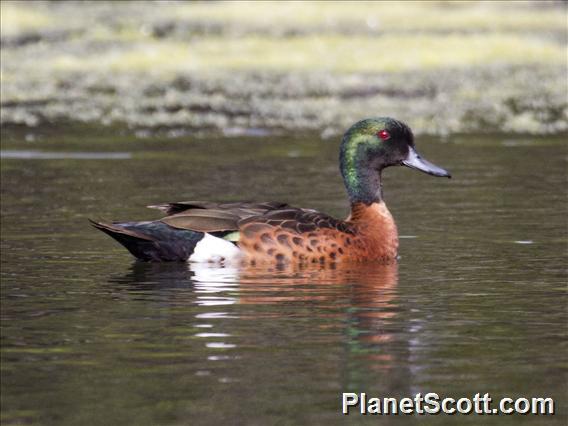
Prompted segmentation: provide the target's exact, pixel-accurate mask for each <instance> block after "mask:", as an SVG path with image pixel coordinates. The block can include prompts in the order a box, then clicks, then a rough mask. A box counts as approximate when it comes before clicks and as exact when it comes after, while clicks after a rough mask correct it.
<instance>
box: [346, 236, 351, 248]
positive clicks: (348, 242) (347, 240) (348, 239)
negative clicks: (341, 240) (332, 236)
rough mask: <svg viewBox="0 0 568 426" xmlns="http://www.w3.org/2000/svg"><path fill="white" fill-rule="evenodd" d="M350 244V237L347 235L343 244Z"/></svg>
mask: <svg viewBox="0 0 568 426" xmlns="http://www.w3.org/2000/svg"><path fill="white" fill-rule="evenodd" d="M350 244H351V238H349V237H347V238H345V245H346V246H348V245H350Z"/></svg>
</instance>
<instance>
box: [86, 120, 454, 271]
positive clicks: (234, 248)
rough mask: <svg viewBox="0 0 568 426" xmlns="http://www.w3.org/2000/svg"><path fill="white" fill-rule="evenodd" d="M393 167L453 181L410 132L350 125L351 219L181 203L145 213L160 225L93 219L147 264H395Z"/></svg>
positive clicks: (344, 170) (343, 160)
mask: <svg viewBox="0 0 568 426" xmlns="http://www.w3.org/2000/svg"><path fill="white" fill-rule="evenodd" d="M392 166H406V167H408V168H411V169H415V170H419V171H421V172H424V173H426V174H428V175H432V176H438V177H447V178H450V177H451V175H450V173H449V172H448V171H447V170H445V169H443V168H441V167H438V166H436V165H434V164H432V163H430V162H429V161H427V160H426V159H424V158H422V157H421V156H420V154H419V153H418V152H417V150H416V146H415V142H414V135H413V133H412V130H411V129H410V127H409V126H408V125H406V124H405V123H403V122H402V121H399V120H396V119H394V118H390V117H375V118H367V119H364V120H360V121H358V122H357V123H355V124H353V125H352V126H351V127H350V128H349V129H348V130H347V131H346V132H345V134H344V135H343V138H342V140H341V144H340V148H339V169H340V172H341V176H342V177H343V183H344V185H345V189H346V190H347V194H348V197H349V202H350V205H351V211H350V214H349V216H348V217H347V218H346V219H337V218H334V217H332V216H329V215H327V214H325V213H322V212H319V211H316V210H313V209H309V208H299V207H293V206H291V205H289V204H287V203H285V202H276V201H265V202H255V201H243V202H209V201H181V202H171V203H165V204H158V205H151V206H148V207H149V208H154V209H158V210H160V211H162V212H163V213H164V217H162V218H161V219H158V220H153V221H131V222H111V223H106V222H101V221H93V220H90V219H89V220H90V222H91V224H92V225H93V226H94V227H95V228H96V229H98V230H100V231H102V232H104V233H106V234H108V235H109V236H111V237H112V238H114V239H115V240H116V241H118V242H119V243H120V244H122V245H123V246H124V247H125V248H126V249H127V250H128V251H129V252H130V253H131V254H132V255H133V256H134V257H136V258H137V259H139V260H141V261H145V262H175V261H177V262H187V261H189V262H215V263H234V262H240V263H248V264H252V265H255V264H257V263H270V264H288V263H294V264H304V263H321V264H328V263H339V262H341V263H344V262H365V261H379V262H382V263H390V262H396V260H397V259H398V246H399V243H398V230H397V226H396V224H395V221H394V219H393V217H392V215H391V213H390V212H389V210H388V208H387V206H386V204H385V201H384V199H383V189H382V180H381V176H382V172H383V170H385V169H386V168H388V167H392Z"/></svg>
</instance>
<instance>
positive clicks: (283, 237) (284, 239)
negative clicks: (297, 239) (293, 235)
mask: <svg viewBox="0 0 568 426" xmlns="http://www.w3.org/2000/svg"><path fill="white" fill-rule="evenodd" d="M276 239H277V240H278V242H279V243H280V244H284V245H285V246H288V247H290V240H289V239H288V235H285V234H280V235H278V236H277V237H276Z"/></svg>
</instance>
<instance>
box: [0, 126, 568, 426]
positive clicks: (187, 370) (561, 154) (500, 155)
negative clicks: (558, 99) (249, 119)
mask: <svg viewBox="0 0 568 426" xmlns="http://www.w3.org/2000/svg"><path fill="white" fill-rule="evenodd" d="M27 139H28V142H26V141H25V136H24V135H20V134H18V133H17V132H13V133H10V134H7V135H3V149H5V150H9V152H8V155H7V156H6V157H5V158H3V159H2V163H1V165H2V293H1V296H2V388H1V390H2V392H1V394H2V424H3V425H16V424H18V425H19V424H54V425H55V424H57V425H78V424H89V425H108V424H123V425H127V424H128V425H155V424H164V425H170V424H172V425H181V424H191V425H206V424H223V423H225V424H247V425H250V424H252V425H266V424H344V423H355V424H359V423H364V424H367V423H369V424H375V423H376V422H377V421H381V422H383V423H384V422H386V423H387V424H388V423H392V422H397V421H399V422H404V423H405V424H406V423H408V422H410V423H427V424H455V422H456V421H459V422H460V423H462V422H466V423H470V424H480V418H479V417H476V416H460V417H459V418H456V417H452V416H445V415H439V416H429V417H425V418H421V417H417V416H411V417H409V416H403V417H401V418H394V417H388V418H381V419H377V418H375V417H371V416H366V417H361V416H357V415H353V414H352V415H350V416H349V417H345V416H343V415H341V414H340V397H341V392H346V391H351V392H367V393H368V394H369V395H371V396H381V397H384V396H398V397H403V396H413V394H415V393H417V392H423V393H425V392H437V393H439V394H440V395H442V396H454V397H463V396H469V397H471V396H473V395H474V394H475V393H478V392H480V393H482V394H483V393H486V392H489V393H490V394H491V396H492V397H493V398H494V399H496V398H500V397H503V396H511V397H518V396H525V397H532V396H550V397H553V398H555V400H556V404H557V405H556V406H557V410H558V413H557V414H556V415H555V416H553V417H549V418H544V417H535V416H519V415H515V416H499V417H498V418H497V417H491V416H484V417H483V418H481V421H482V423H483V424H486V423H495V422H496V421H498V422H499V424H502V423H505V424H507V423H508V424H517V423H520V422H525V423H538V424H540V423H542V422H544V421H545V420H546V423H547V424H566V402H567V399H566V395H567V390H568V389H567V385H566V383H567V376H566V369H565V367H566V355H567V349H566V324H567V309H566V308H567V304H566V284H567V271H566V255H567V232H568V231H567V230H568V227H567V219H566V218H567V217H568V216H567V213H568V212H567V210H568V204H567V202H566V201H567V198H566V170H567V169H566V158H567V157H566V154H567V153H566V145H565V144H564V143H563V142H562V141H558V140H553V139H530V138H523V139H514V138H503V137H492V138H490V137H485V138H459V137H456V138H452V139H450V140H449V141H446V142H444V141H440V140H423V141H422V143H420V141H419V142H418V143H419V145H418V147H419V150H420V151H421V152H422V153H423V155H424V156H425V157H426V158H428V159H430V160H431V161H432V162H434V163H436V164H438V165H440V166H442V167H445V168H448V169H449V170H450V171H451V172H452V174H453V176H454V178H453V179H452V180H447V179H437V178H434V177H429V176H426V175H424V174H420V173H418V172H416V171H412V170H409V169H404V168H396V169H394V168H393V169H390V170H388V171H387V172H386V173H385V175H386V176H385V198H386V200H387V203H388V205H389V207H390V209H391V211H392V213H393V215H394V217H395V219H396V221H397V224H398V226H399V231H400V234H401V236H402V237H403V238H401V247H400V252H401V260H400V262H399V264H398V265H392V266H381V265H375V264H366V265H357V266H352V267H335V268H329V267H327V268H325V267H320V266H318V267H313V268H311V267H310V268H307V269H302V270H297V269H294V268H287V269H286V268H285V269H258V268H257V269H255V268H241V269H235V268H218V267H213V266H206V265H201V266H188V265H185V264H140V263H136V262H133V260H132V258H131V257H130V255H129V254H128V253H127V252H126V251H125V250H124V249H122V248H121V247H120V246H118V245H117V244H116V243H115V242H113V241H112V240H111V239H110V238H108V237H106V236H105V235H103V234H102V233H100V232H97V231H95V230H93V229H92V228H90V227H89V226H88V224H87V218H88V217H91V218H95V219H97V218H109V219H151V218H157V217H159V212H156V211H152V210H147V209H145V208H144V206H145V205H149V204H156V203H158V202H164V201H180V200H185V199H210V200H239V199H256V200H282V201H288V202H290V203H292V204H296V205H302V206H305V207H312V208H318V209H321V210H324V211H326V212H328V213H331V214H334V215H338V216H344V215H345V214H346V213H347V205H346V201H345V194H344V190H343V188H342V185H341V181H340V178H339V174H338V171H337V164H336V161H337V143H338V142H337V141H336V140H328V141H320V140H318V139H317V138H301V137H297V138H292V139H290V138H287V139H286V138H268V137H262V138H249V139H225V140H215V139H213V140H211V139H196V140H191V139H190V138H186V139H185V140H132V139H130V138H129V137H127V136H121V135H117V136H114V137H109V136H108V135H107V134H99V133H96V132H93V133H88V134H80V135H78V134H70V135H59V134H57V133H55V134H50V133H49V132H46V134H45V135H43V136H41V135H40V136H34V137H33V138H29V137H28V138H27ZM10 152H11V153H12V154H10ZM14 152H20V153H21V152H27V153H28V154H26V155H21V154H20V155H14V154H13V153H14ZM30 152H32V154H29V153H30ZM38 152H39V153H40V154H38ZM34 153H35V154H34ZM89 153H91V154H93V153H94V154H96V155H90V154H89ZM104 153H107V154H108V155H104ZM116 153H119V154H120V155H116Z"/></svg>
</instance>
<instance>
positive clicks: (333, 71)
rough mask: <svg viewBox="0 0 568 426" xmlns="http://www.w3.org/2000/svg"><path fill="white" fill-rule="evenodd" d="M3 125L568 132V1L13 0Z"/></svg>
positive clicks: (4, 59)
mask: <svg viewBox="0 0 568 426" xmlns="http://www.w3.org/2000/svg"><path fill="white" fill-rule="evenodd" d="M1 17H2V20H1V46H2V51H1V55H2V56H1V76H0V78H1V89H2V90H1V95H2V111H1V112H2V113H1V121H2V125H3V127H5V128H6V127H10V126H30V127H33V126H41V125H44V124H59V123H69V122H88V123H93V124H104V125H126V126H128V127H129V128H131V129H132V130H133V131H134V132H136V134H138V135H139V136H148V135H152V134H155V133H163V134H166V135H172V136H177V135H180V134H185V133H192V134H211V133H216V134H219V133H220V134H226V135H236V134H266V133H267V132H268V133H291V132H296V131H303V132H305V131H317V132H319V133H320V134H321V135H322V136H323V137H328V136H333V135H336V134H338V133H340V132H341V131H342V130H344V129H345V128H346V127H347V126H348V125H350V124H351V123H352V122H354V121H356V120H358V119H360V118H363V117H367V116H376V115H392V116H396V117H397V118H400V119H403V120H405V121H407V122H409V123H410V124H411V125H412V127H413V128H414V129H415V131H416V132H417V133H428V134H437V135H447V134H451V133H478V132H505V133H520V134H525V133H529V134H551V133H563V132H566V131H567V129H568V109H567V95H568V94H567V90H568V89H567V50H566V49H567V9H566V3H565V2H545V1H525V2H512V1H502V2H499V1H486V2H457V1H454V2H451V1H428V2H426V1H424V2H410V1H408V2H407V1H404V2H387V1H384V2H347V1H346V2H323V1H321V2H320V1H318V2H237V1H228V2H150V1H145V2H136V1H128V2H127V1H115V2H108V1H106V2H105V1H96V2H94V1H92V2H73V1H61V2H40V1H27V2H26V1H21V2H20V1H5V0H4V1H2V2H1Z"/></svg>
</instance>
